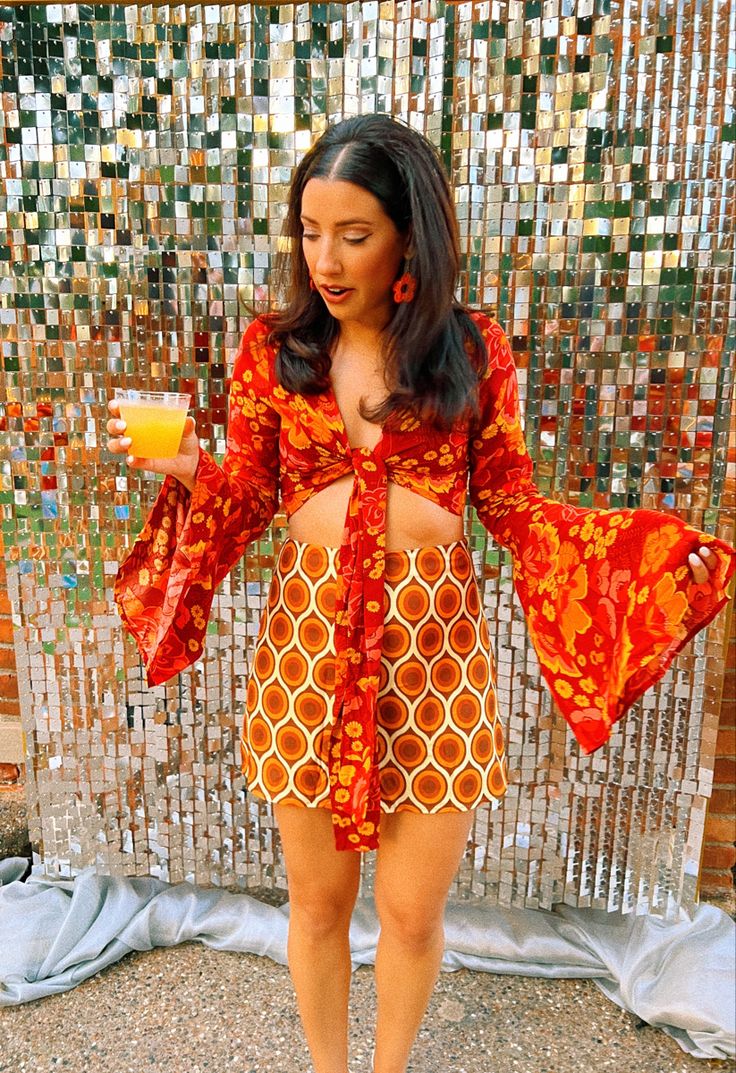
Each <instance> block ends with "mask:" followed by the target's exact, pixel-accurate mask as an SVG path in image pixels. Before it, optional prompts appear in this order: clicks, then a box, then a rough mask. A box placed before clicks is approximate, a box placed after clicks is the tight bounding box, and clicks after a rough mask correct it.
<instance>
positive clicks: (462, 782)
mask: <svg viewBox="0 0 736 1073" xmlns="http://www.w3.org/2000/svg"><path fill="white" fill-rule="evenodd" d="M336 579H337V549H336V548H325V547H322V546H321V545H319V544H308V543H305V542H302V541H297V540H292V539H291V538H288V539H287V540H286V541H285V542H284V543H283V545H282V547H281V551H280V553H279V556H278V560H277V563H276V567H275V570H274V574H273V579H272V581H271V587H270V590H269V595H268V602H267V606H266V608H265V609H264V613H263V618H262V620H261V624H260V630H259V634H258V639H257V642H256V648H255V653H254V657H253V664H252V668H251V674H250V678H249V680H248V690H247V701H246V715H245V720H244V726H243V734H242V738H241V743H240V744H241V755H242V770H243V773H244V775H245V777H246V782H247V787H248V789H249V790H250V792H251V793H253V794H254V795H255V796H256V797H260V798H263V799H265V800H267V801H272V802H284V803H289V804H295V805H304V806H306V807H317V808H330V795H329V781H328V770H329V768H328V750H329V744H330V722H331V713H332V696H333V688H334V680H335V650H334V643H333V624H334V609H335V588H336ZM384 600H385V628H384V638H383V651H382V657H381V679H380V684H379V693H378V706H377V720H378V727H377V743H378V765H379V776H380V785H381V809H382V811H384V812H395V811H398V810H402V809H405V810H408V811H412V812H424V813H433V812H449V811H465V810H468V809H471V808H475V806H476V805H479V804H480V803H481V802H483V801H488V800H491V799H493V798H500V797H502V796H503V794H504V793H505V792H506V789H507V786H508V777H507V767H506V755H505V748H504V734H503V728H502V726H501V722H500V720H499V717H498V712H497V708H496V690H495V684H496V682H495V667H494V662H493V656H492V653H491V647H490V637H489V632H488V626H487V623H486V620H485V617H484V615H483V612H482V609H481V606H480V599H479V594H478V585H477V581H476V578H475V573H474V570H473V562H472V559H471V556H470V550H469V548H468V546H467V544H466V543H465V541H455V542H454V543H451V544H440V545H435V546H432V547H424V548H414V549H409V550H406V551H392V552H387V554H386V585H385V597H384Z"/></svg>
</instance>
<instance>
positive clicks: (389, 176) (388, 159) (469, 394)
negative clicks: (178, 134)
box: [265, 115, 487, 428]
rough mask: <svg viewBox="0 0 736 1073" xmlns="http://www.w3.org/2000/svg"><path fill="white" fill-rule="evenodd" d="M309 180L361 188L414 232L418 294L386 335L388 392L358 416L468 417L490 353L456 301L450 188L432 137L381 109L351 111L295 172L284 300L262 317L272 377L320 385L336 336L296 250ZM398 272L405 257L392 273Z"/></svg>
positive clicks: (299, 387) (297, 388)
mask: <svg viewBox="0 0 736 1073" xmlns="http://www.w3.org/2000/svg"><path fill="white" fill-rule="evenodd" d="M316 178H328V179H332V180H341V181H343V182H349V183H354V184H355V185H356V186H360V187H362V188H363V189H364V190H367V191H368V192H369V193H371V194H373V196H374V197H375V198H377V199H378V201H380V203H381V205H382V207H383V209H384V211H385V213H386V214H387V215H388V216H389V217H390V219H391V220H393V222H394V224H395V225H396V228H397V230H398V231H399V232H401V233H403V234H406V233H407V231H408V229H409V227H411V231H412V237H411V246H412V248H413V254H412V257H411V273H412V275H413V276H414V277H415V279H416V291H415V297H414V299H413V301H411V302H408V303H400V304H397V305H396V307H395V312H394V314H393V316H392V318H391V320H390V322H389V324H388V326H387V328H386V332H385V339H384V357H385V360H386V362H387V364H388V366H389V369H390V371H391V373H392V376H391V377H390V383H391V384H392V385H393V390H391V393H390V394H389V395H388V397H387V398H386V399H385V400H384V401H383V402H382V403H381V404H380V405H378V406H376V407H375V408H374V409H372V410H371V411H365V412H364V413H363V416H364V417H365V418H366V419H367V420H370V421H375V422H378V423H382V422H383V421H385V420H386V418H387V417H388V415H389V414H390V413H392V412H394V411H397V410H399V411H406V410H410V411H411V412H413V413H414V414H415V415H416V416H417V417H419V418H420V419H421V420H422V421H425V422H427V423H429V424H432V425H436V426H439V427H443V428H449V427H451V426H452V425H453V424H455V423H456V422H457V421H458V419H460V418H461V417H465V416H467V417H470V416H471V415H472V414H474V413H475V412H476V410H477V406H476V394H477V384H478V376H479V373H480V372H482V371H483V370H484V369H485V363H486V360H487V359H486V354H485V347H484V345H483V341H482V339H481V336H480V332H479V331H478V329H477V327H476V325H475V324H474V322H473V321H472V320H471V318H470V316H469V315H468V310H467V309H466V308H465V307H464V306H462V305H461V304H460V303H459V302H457V301H456V299H455V288H456V286H457V280H458V273H459V266H460V247H459V241H458V229H457V219H456V216H455V209H454V205H453V199H452V192H451V190H450V185H449V182H448V180H447V176H446V175H445V172H444V169H443V167H442V162H441V160H440V157H439V154H438V153H437V150H436V149H435V148H434V146H433V145H432V144H431V142H429V141H428V140H427V139H426V138H424V137H423V136H422V135H421V134H419V133H418V132H417V131H415V130H413V129H412V128H411V127H408V126H405V125H404V124H403V123H400V122H399V121H398V120H396V119H393V118H392V117H391V116H388V115H361V116H355V117H353V118H350V119H345V120H343V121H342V122H340V123H337V124H335V125H334V126H332V127H329V128H328V129H327V131H326V132H325V133H324V134H323V135H322V137H321V138H320V139H319V141H317V142H316V143H315V144H314V145H313V146H312V147H311V149H309V151H308V152H307V153H306V154H305V156H304V157H303V159H302V160H301V162H300V164H299V166H298V167H297V169H296V171H295V173H294V177H293V179H292V183H291V189H290V194H289V204H288V211H287V215H286V220H285V223H284V230H283V235H284V238H285V239H286V242H285V243H284V245H285V246H288V249H286V250H282V251H281V252H280V253H279V255H278V257H277V262H276V283H277V289H278V291H279V292H280V293H281V294H282V295H283V296H284V297H285V301H286V304H285V306H284V308H282V309H281V310H279V311H278V312H276V313H274V314H271V315H270V316H269V317H268V318H265V319H267V322H268V324H269V326H270V328H271V335H270V341H271V343H272V344H273V345H274V346H276V348H277V353H278V357H277V361H276V375H277V377H278V380H279V382H280V383H281V385H282V386H283V387H284V388H285V389H286V390H287V391H294V392H298V393H300V394H303V395H309V394H315V393H317V392H321V391H325V390H326V389H327V388H328V386H329V372H330V363H331V359H330V347H331V344H332V343H333V342H334V340H335V339H336V338H337V336H338V334H339V324H338V322H337V321H336V320H335V318H334V317H332V315H331V314H330V312H329V310H328V309H327V307H326V305H325V303H324V301H323V299H322V297H321V296H320V295H319V293H318V292H316V291H313V290H311V289H310V286H309V271H308V268H307V263H306V260H305V258H304V253H303V250H302V235H303V226H302V222H301V208H302V194H303V191H304V187H305V186H306V184H307V183H308V182H309V180H310V179H316ZM403 271H404V266H403V265H402V267H401V268H400V269H399V275H401V273H402V272H403Z"/></svg>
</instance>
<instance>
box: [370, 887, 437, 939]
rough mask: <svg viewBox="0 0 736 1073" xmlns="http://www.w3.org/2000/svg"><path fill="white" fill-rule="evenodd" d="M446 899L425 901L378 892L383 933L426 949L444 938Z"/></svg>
mask: <svg viewBox="0 0 736 1073" xmlns="http://www.w3.org/2000/svg"><path fill="white" fill-rule="evenodd" d="M444 910H445V904H444V901H443V902H442V903H441V904H435V903H426V902H425V903H423V902H421V901H417V900H412V899H405V900H398V899H396V898H393V897H391V895H385V896H381V895H380V893H379V892H378V891H376V912H377V914H378V920H379V923H380V925H381V932H382V933H385V934H387V935H390V936H391V938H392V939H393V940H394V941H396V942H400V943H401V944H402V945H403V946H406V947H409V948H411V949H414V950H426V949H428V948H429V947H431V946H433V945H434V944H435V943H437V942H440V941H441V940H442V939H443V938H444Z"/></svg>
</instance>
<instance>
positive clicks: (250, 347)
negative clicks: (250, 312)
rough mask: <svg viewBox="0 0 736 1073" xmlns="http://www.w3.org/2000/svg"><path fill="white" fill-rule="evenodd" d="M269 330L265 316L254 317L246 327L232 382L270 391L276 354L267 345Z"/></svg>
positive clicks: (236, 356)
mask: <svg viewBox="0 0 736 1073" xmlns="http://www.w3.org/2000/svg"><path fill="white" fill-rule="evenodd" d="M270 334H271V328H270V326H269V321H268V317H267V315H266V314H261V315H260V316H257V317H255V318H254V319H253V320H252V321H251V322H250V323H249V324H248V325H247V327H246V329H245V331H244V332H243V334H242V336H241V339H240V346H239V347H238V352H237V354H236V355H235V364H234V366H233V380H240V381H242V382H243V384H244V385H248V386H255V385H256V384H257V385H258V388H259V389H260V390H263V391H270V389H271V387H272V385H273V381H274V364H275V361H276V352H275V350H274V348H273V346H271V345H270V343H269V336H270Z"/></svg>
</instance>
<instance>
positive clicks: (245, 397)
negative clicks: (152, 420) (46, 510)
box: [115, 321, 279, 685]
mask: <svg viewBox="0 0 736 1073" xmlns="http://www.w3.org/2000/svg"><path fill="white" fill-rule="evenodd" d="M266 336H267V328H266V327H265V325H263V324H262V322H260V321H254V322H253V323H252V324H251V325H250V326H249V327H248V329H247V330H246V332H245V333H244V335H243V338H242V341H241V344H240V348H239V350H238V353H237V356H236V359H235V366H234V368H233V375H232V380H231V387H230V396H229V414H228V428H227V442H226V452H225V457H224V459H223V464H222V466H219V465H218V464H217V463H216V462H215V460H214V459H213V458H212V456H211V455H210V454H209V453H208V452H207V451H205V450H203V449H202V448H200V449H199V461H198V464H197V468H196V473H195V477H194V481H193V486H192V488H191V490H189V489H188V488H187V487H185V484H184V483H183V482H182V481H180V480H178V479H177V478H176V477H174V476H172V475H169V476H167V477H166V479H165V480H164V482H163V484H162V486H161V490H160V492H159V495H158V497H157V499H156V502H155V503H154V505H153V507H152V509H151V512H150V514H149V515H148V518H147V520H146V523H145V525H144V526H143V529H142V530H141V532H140V535H139V536H138V537H137V539H136V541H135V543H134V544H133V547H132V548H131V550H130V552H129V553H128V555H127V556H126V558H125V559H124V561H123V562H122V563H121V565H120V567H119V570H118V576H117V579H116V583H115V601H116V603H117V606H118V610H119V612H120V615H121V618H122V619H123V622H124V623H125V625H126V627H127V628H128V630H129V631H130V632H131V633H132V634H133V636H134V638H135V640H136V643H137V645H138V648H139V651H140V653H141V656H142V658H143V661H144V663H145V666H146V673H147V678H148V684H149V685H156V684H158V683H160V682H164V681H166V680H167V679H168V678H171V677H172V676H173V675H174V674H176V673H178V672H179V671H181V670H183V669H184V667H186V666H188V665H189V664H191V663H193V662H194V661H195V660H196V659H197V658H198V657H199V656H200V654H201V652H202V649H203V647H204V636H205V631H206V626H207V620H208V618H209V613H210V608H211V606H212V600H213V597H214V593H215V589H216V588H217V586H218V585H219V583H220V582H221V581H222V579H223V578H224V577H225V575H226V574H227V573H228V572H229V571H230V570H231V569H232V567H233V566H234V564H235V563H236V562H237V561H238V559H239V558H240V557H241V556H242V554H243V552H244V551H245V548H246V547H247V545H248V544H249V543H250V542H251V541H253V540H255V539H257V538H258V537H259V536H260V535H261V533H262V532H263V531H264V530H265V529H266V527H267V526H268V525H269V523H270V521H271V519H272V518H273V515H274V513H275V511H276V508H277V506H278V501H279V492H278V479H279V451H278V439H279V417H278V414H277V412H276V411H275V409H274V407H273V406H272V404H271V401H270V394H271V383H272V371H271V361H272V354H271V351H270V350H269V348H268V347H267V346H266V345H265V339H266ZM187 483H189V482H187Z"/></svg>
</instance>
